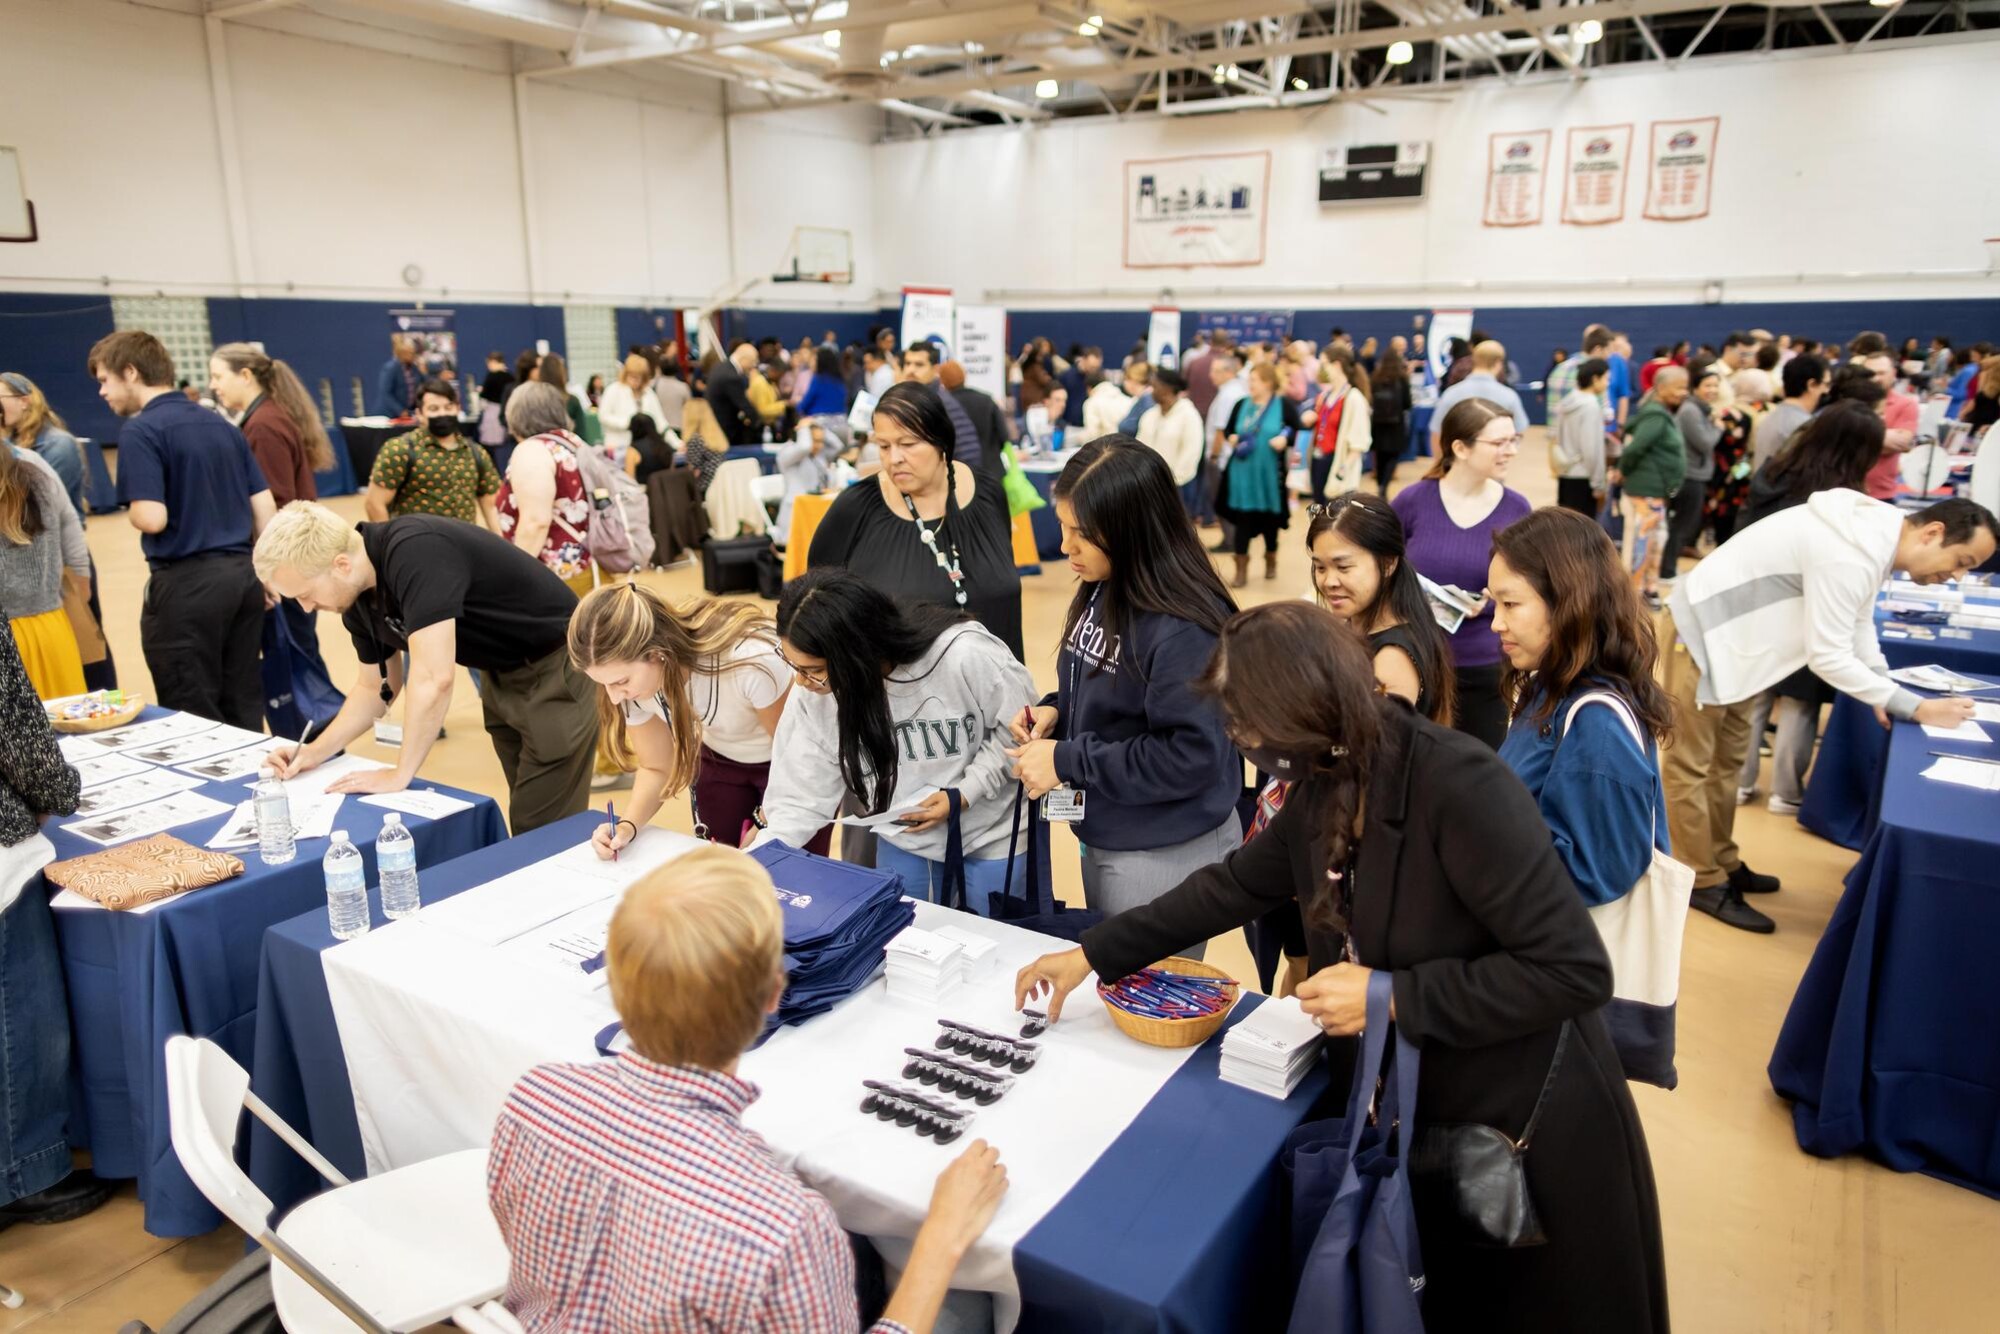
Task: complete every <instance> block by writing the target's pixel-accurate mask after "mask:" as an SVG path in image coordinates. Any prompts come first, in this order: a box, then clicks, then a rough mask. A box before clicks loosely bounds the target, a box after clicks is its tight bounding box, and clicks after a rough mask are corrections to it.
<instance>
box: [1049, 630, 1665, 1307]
mask: <svg viewBox="0 0 2000 1334" xmlns="http://www.w3.org/2000/svg"><path fill="white" fill-rule="evenodd" d="M1233 664H1241V666H1240V667H1236V668H1235V669H1234V670H1233V671H1232V665H1233ZM1201 688H1202V689H1204V690H1205V691H1208V692H1210V693H1212V694H1213V695H1215V696H1216V697H1217V698H1218V699H1219V700H1220V702H1221V704H1222V706H1223V709H1224V711H1225V713H1226V714H1227V715H1228V717H1229V720H1230V727H1231V730H1232V733H1233V735H1234V736H1235V739H1236V741H1237V743H1238V745H1239V746H1240V748H1241V749H1242V750H1243V753H1244V755H1245V757H1246V758H1248V759H1249V760H1251V762H1253V763H1254V764H1256V765H1257V766H1258V767H1259V768H1261V769H1263V770H1264V771H1265V772H1267V773H1273V774H1277V775H1279V776H1281V777H1288V778H1293V779H1295V780H1296V782H1295V784H1294V786H1293V788H1292V789H1291V793H1290V797H1289V799H1288V800H1287V801H1286V803H1285V806H1284V808H1283V810H1281V811H1280V812H1279V813H1278V815H1277V817H1276V818H1275V819H1274V820H1272V821H1271V823H1270V824H1269V825H1268V826H1267V827H1266V828H1265V829H1264V831H1263V832H1262V833H1261V834H1260V835H1258V836H1257V837H1256V838H1254V839H1252V840H1251V841H1250V842H1249V843H1247V844H1245V845H1244V846H1243V847H1242V848H1239V849H1238V850H1237V851H1236V852H1234V853H1232V854H1231V855H1230V856H1229V858H1228V859H1227V860H1226V861H1223V862H1219V863H1217V864H1216V865H1214V866H1210V867H1207V868H1205V869H1203V870H1201V871H1198V872H1196V873H1195V874H1194V875H1192V876H1190V877H1188V878H1187V879H1186V880H1185V881H1183V882H1182V883H1181V884H1180V886H1179V887H1178V888H1175V889H1173V890H1170V891H1168V892H1167V893H1166V894H1165V895H1164V896H1162V897H1160V898H1158V899H1156V900H1154V901H1153V902H1152V903H1150V904H1147V905H1146V906H1144V907H1141V908H1136V909H1133V910H1132V911H1130V912H1126V913H1123V914H1121V915H1119V916H1117V917H1114V918H1111V919H1110V920H1108V921H1106V922H1104V923H1103V924H1102V925H1100V926H1098V927H1095V928H1093V929H1092V930H1091V931H1089V932H1087V933H1085V935H1084V937H1083V946H1082V948H1081V949H1078V950H1069V951H1066V952H1064V953H1060V954H1051V955H1047V956H1045V957H1043V958H1041V959H1038V960H1037V961H1035V962H1034V963H1033V964H1030V965H1029V966H1028V967H1026V968H1024V969H1022V970H1021V973H1020V976H1019V978H1018V979H1017V982H1016V992H1017V999H1018V1000H1019V1001H1021V1002H1023V1003H1025V1001H1026V1000H1027V999H1028V998H1029V997H1031V996H1033V995H1036V994H1038V993H1040V992H1041V991H1042V990H1043V989H1044V988H1046V989H1047V990H1049V991H1050V992H1051V993H1052V994H1051V996H1050V1003H1049V1007H1048V1008H1049V1013H1050V1015H1051V1016H1054V1015H1056V1014H1058V1013H1060V1008H1061V1001H1062V997H1063V995H1064V994H1066V993H1067V992H1069V991H1070V990H1072V989H1074V988H1075V987H1076V986H1078V985H1079V984H1081V983H1082V982H1083V981H1084V980H1085V979H1086V978H1087V977H1088V976H1089V974H1090V973H1091V972H1093V971H1094V972H1096V973H1097V974H1098V976H1100V977H1104V978H1119V977H1124V976H1125V975H1127V974H1129V973H1131V972H1134V971H1135V970H1137V969H1140V968H1144V967H1146V966H1147V965H1149V964H1152V963H1154V962H1156V961H1157V960H1159V959H1161V958H1164V957H1166V956H1168V955H1171V954H1173V953H1175V952H1176V951H1177V950H1181V949H1184V948H1186V947H1187V946H1189V945H1192V944H1194V943H1195V942H1197V941H1205V940H1207V939H1209V938H1210V937H1211V936H1215V935H1219V934H1221V933H1223V932H1225V931H1228V930H1230V929H1231V928H1233V927H1238V926H1241V925H1243V924H1244V923H1246V922H1250V921H1253V920H1255V919H1256V918H1258V917H1259V916H1261V915H1263V914H1264V913H1265V912H1267V911H1269V910H1270V909H1271V908H1273V907H1275V906H1277V905H1278V904H1280V903H1283V902H1286V901H1288V900H1290V899H1293V898H1297V900H1298V901H1299V905H1300V908H1301V909H1302V911H1303V913H1304V916H1305V922H1306V935H1307V943H1308V955H1309V959H1310V966H1311V968H1312V975H1311V976H1310V977H1308V978H1307V979H1306V981H1305V982H1304V983H1302V984H1301V985H1300V987H1299V989H1298V993H1297V994H1298V996H1299V999H1300V1001H1301V1003H1302V1004H1303V1005H1304V1007H1305V1009H1306V1011H1307V1012H1308V1013H1310V1014H1312V1015H1313V1016H1314V1017H1315V1018H1316V1019H1318V1020H1319V1022H1320V1024H1321V1026H1322V1027H1323V1028H1325V1029H1326V1031H1327V1032H1328V1033H1329V1034H1332V1035H1334V1036H1337V1037H1350V1036H1352V1035H1353V1034H1354V1033H1356V1032H1358V1031H1359V1030H1360V1028H1361V1025H1362V1021H1363V1018H1364V1017H1365V1012H1366V993H1367V987H1368V976H1369V973H1370V972H1371V970H1373V969H1376V968H1386V969H1390V970H1392V971H1393V973H1394V975H1395V987H1394V1001H1393V1006H1392V1010H1391V1014H1392V1015H1393V1016H1394V1018H1395V1020H1396V1023H1397V1025H1398V1027H1399V1028H1400V1030H1401V1032H1402V1033H1403V1035H1404V1036H1405V1037H1407V1038H1409V1039H1410V1040H1411V1041H1412V1042H1413V1043H1415V1044H1416V1045H1417V1046H1418V1047H1419V1048H1420V1049H1421V1050H1422V1053H1423V1064H1422V1073H1421V1082H1420V1084H1419V1089H1418V1095H1417V1129H1418V1132H1419V1133H1421V1132H1422V1130H1423V1128H1424V1127H1425V1126H1426V1125H1429V1124H1435V1123H1442V1122H1477V1123H1481V1124H1484V1125H1489V1126H1495V1127H1498V1128H1499V1129H1500V1130H1501V1131H1503V1132H1505V1133H1506V1134H1507V1135H1508V1136H1509V1137H1518V1136H1519V1135H1520V1134H1521V1131H1522V1129H1523V1127H1524V1126H1525V1125H1526V1123H1527V1120H1528V1116H1529V1114H1530V1112H1531V1111H1532V1110H1533V1108H1534V1106H1535V1102H1536V1099H1537V1097H1538V1095H1539V1094H1540V1093H1541V1090H1542V1086H1543V1083H1544V1081H1545V1079H1546V1077H1547V1075H1548V1072H1549V1066H1550V1060H1551V1058H1552V1056H1553V1055H1554V1052H1555V1046H1556V1039H1557V1035H1558V1033H1559V1032H1560V1031H1561V1027H1562V1024H1563V1023H1564V1021H1565V1020H1567V1021H1570V1022H1571V1023H1572V1024H1573V1025H1574V1031H1573V1033H1572V1035H1571V1037H1570V1041H1569V1043H1568V1044H1567V1050H1566V1052H1565V1054H1564V1056H1563V1060H1562V1062H1561V1064H1560V1066H1559V1067H1558V1070H1557V1075H1556V1079H1555V1082H1554V1085H1553V1087H1552V1089H1551V1091H1550V1093H1549V1099H1548V1102H1547V1104H1546V1106H1545V1107H1544V1108H1543V1111H1542V1119H1541V1122H1540V1125H1539V1126H1538V1128H1537V1130H1536V1134H1535V1138H1534V1141H1533V1143H1532V1144H1531V1146H1530V1148H1529V1150H1528V1153H1527V1176H1528V1184H1529V1189H1530V1191H1531V1193H1532V1194H1533V1197H1534V1202H1535V1206H1536V1209H1537V1210H1538V1212H1539V1214H1540V1217H1541V1221H1542V1224H1543V1227H1544V1229H1545V1231H1546V1232H1547V1236H1548V1240H1547V1242H1546V1243H1545V1244H1543V1245H1541V1246H1536V1247H1527V1248H1521V1249H1514V1250H1502V1249H1494V1248H1490V1247H1485V1246H1480V1245H1477V1244H1474V1243H1472V1242H1471V1241H1469V1240H1468V1239H1466V1238H1464V1237H1463V1236H1462V1235H1461V1234H1459V1233H1458V1232H1457V1230H1456V1225H1455V1220H1454V1219H1453V1218H1452V1217H1450V1216H1449V1215H1444V1216H1440V1212H1439V1211H1436V1210H1427V1209H1426V1208H1425V1207H1424V1204H1423V1195H1424V1193H1423V1192H1422V1191H1421V1190H1420V1191H1419V1192H1418V1197H1419V1199H1418V1209H1417V1223H1418V1229H1419V1232H1420V1234H1421V1239H1422V1245H1423V1261H1424V1269H1425V1273H1426V1277H1427V1280H1428V1282H1427V1284H1426V1287H1425V1290H1424V1298H1423V1303H1424V1324H1425V1327H1426V1329H1427V1330H1429V1331H1430V1332H1431V1334H1447V1332H1455V1331H1459V1330H1465V1331H1475V1330H1476V1331H1479V1332H1480V1334H1496V1332H1501V1331H1514V1330H1518V1331H1522V1334H1528V1332H1529V1331H1533V1332H1534V1334H1565V1332H1567V1331H1574V1332H1575V1334H1606V1331H1612V1330H1616V1331H1618V1334H1664V1332H1665V1331H1666V1329H1667V1327H1668V1325H1667V1289H1666V1266H1665V1260H1664V1256H1663V1252H1662V1247H1661V1240H1660V1220H1659V1201H1658V1198H1657V1196H1656V1194H1655V1192H1654V1188H1653V1171H1652V1163H1651V1159H1650V1158H1649V1156H1648V1154H1647V1151H1646V1141H1645V1136H1644V1134H1643V1133H1642V1131H1641V1129H1640V1126H1639V1117H1638V1113H1637V1110H1636V1109H1635V1108H1634V1107H1633V1105H1632V1099H1631V1095H1630V1094H1629V1093H1628V1092H1627V1091H1626V1087H1625V1076H1624V1073H1623V1070H1622V1068H1621V1067H1620V1065H1619V1061H1618V1056H1617V1053H1616V1052H1615V1051H1614V1050H1613V1048H1612V1046H1611V1041H1610V1038H1609V1037H1608V1036H1607V1034H1606V1032H1605V1028H1604V1021H1603V1017H1602V1015H1601V1013H1600V1010H1601V1007H1602V1006H1603V1005H1604V1003H1605V1002H1606V1001H1607V1000H1609V999H1610V996H1611V968H1610V963H1609V961H1608V960H1607V958H1606V956H1605V953H1604V947H1603V945H1602V943H1601V942H1600V941H1599V939H1598V935H1597V931H1596V929H1595V928H1594V927H1593V926H1592V925H1591V922H1590V918H1589V915H1588V914H1587V913H1586V912H1585V910H1584V907H1583V902H1582V899H1581V897H1580V896H1579V895H1578V893H1577V889H1576V886H1575V884H1574V883H1573V882H1572V881H1571V880H1570V877H1569V873H1568V872H1567V871H1566V870H1564V869H1563V864H1562V862H1561V861H1559V860H1558V859H1557V857H1556V853H1555V849H1554V848H1553V847H1552V846H1551V844H1550V842H1549V833H1548V827H1547V825H1546V824H1544V823H1543V821H1542V818H1541V814H1540V812H1539V811H1538V810H1537V808H1536V806H1535V801H1534V798H1533V797H1531V796H1530V795H1529V794H1528V791H1527V789H1526V788H1524V787H1522V786H1521V783H1520V781H1519V780H1518V779H1517V778H1515V777H1514V775H1513V773H1512V772H1511V771H1509V770H1508V768H1507V767H1506V765H1505V764H1504V763H1503V762H1502V761H1501V760H1500V758H1499V757H1498V756H1497V755H1495V754H1494V753H1493V751H1492V750H1491V749H1489V748H1488V747H1487V746H1485V745H1484V744H1482V743H1481V742H1479V741H1477V740H1476V739H1474V738H1471V737H1468V736H1465V735H1464V734H1462V733H1459V732H1454V731H1451V730H1449V729H1447V728H1442V727H1439V726H1437V725H1436V724H1435V723H1432V722H1430V721H1428V720H1426V719H1423V718H1419V717H1417V716H1416V715H1415V714H1413V713H1412V712H1411V711H1410V709H1409V707H1408V706H1407V705H1406V704H1405V703H1404V702H1403V701H1401V700H1399V699H1394V698H1389V697H1384V696H1382V695H1381V694H1380V693H1379V692H1378V691H1377V690H1376V689H1375V684H1374V676H1373V673H1372V672H1371V670H1370V667H1369V661H1368V654H1367V650H1366V648H1365V647H1364V645H1363V643H1362V641H1361V639H1360V637H1359V636H1357V635H1355V634H1354V633H1353V632H1352V631H1351V630H1349V629H1348V628H1347V627H1346V626H1344V625H1342V624H1341V623H1340V622H1339V621H1338V620H1336V619H1335V618H1334V617H1333V616H1332V614H1331V613H1329V612H1326V611H1324V610H1322V609H1320V608H1317V607H1310V606H1306V605H1304V604H1302V603H1296V602H1284V603H1274V604H1271V605H1269V606H1264V607H1259V608H1256V609H1255V610H1253V611H1248V612H1244V613H1243V614H1241V615H1239V616H1237V617H1235V618H1234V619H1233V620H1232V621H1230V623H1229V625H1228V626H1227V627H1226V628H1225V629H1224V631H1223V634H1222V640H1221V643H1220V645H1219V646H1218V648H1217V650H1216V654H1215V658H1214V660H1213V661H1212V662H1211V663H1210V665H1209V669H1208V672H1207V674H1206V675H1205V676H1204V677H1203V679H1202V682H1201ZM1357 835H1358V836H1357ZM1336 877H1337V878H1336ZM1350 923H1351V927H1350V925H1349V924H1350ZM1339 1046H1340V1047H1343V1048H1347V1049H1349V1050H1348V1051H1346V1052H1344V1053H1343V1056H1344V1059H1346V1060H1348V1061H1351V1060H1352V1055H1351V1047H1352V1044H1349V1043H1342V1044H1339Z"/></svg>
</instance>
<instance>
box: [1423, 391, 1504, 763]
mask: <svg viewBox="0 0 2000 1334" xmlns="http://www.w3.org/2000/svg"><path fill="white" fill-rule="evenodd" d="M1438 440H1439V443H1440V444H1441V445H1442V446H1443V452H1442V453H1440V454H1439V455H1438V460H1437V463H1436V464H1435V465H1434V466H1433V467H1432V468H1431V470H1430V472H1429V473H1428V474H1427V475H1426V476H1425V477H1424V479H1423V480H1422V481H1420V482H1415V483H1412V484H1411V485H1409V486H1407V487H1404V488H1403V490H1402V491H1401V492H1399V493H1398V494H1397V496H1396V498H1395V500H1393V501H1391V502H1390V505H1391V507H1392V508H1393V509H1394V510H1395V511H1396V515H1397V517H1398V518H1400V519H1402V521H1403V532H1404V534H1405V535H1406V538H1407V541H1406V543H1405V548H1406V550H1407V551H1408V554H1409V561H1410V564H1411V565H1412V566H1414V567H1415V568H1416V571H1417V573H1418V574H1420V575H1422V576H1423V577H1424V578H1426V579H1428V580H1430V581H1431V582H1432V583H1435V584H1447V585H1450V586H1452V587H1455V588H1459V589H1462V590H1464V591H1465V592H1466V593H1468V594H1470V595H1472V596H1473V597H1475V598H1478V599H1479V612H1478V614H1477V615H1476V616H1468V617H1466V618H1465V621H1464V623H1463V624H1461V625H1460V626H1459V627H1458V629H1457V630H1456V631H1454V632H1453V633H1452V636H1451V660H1452V665H1453V667H1454V668H1455V669H1456V673H1457V677H1458V715H1457V722H1456V726H1457V728H1458V730H1459V731H1461V732H1465V733H1468V734H1470V735H1472V736H1476V737H1478V738H1479V739H1480V740H1481V741H1484V742H1485V743H1486V744H1487V745H1489V746H1491V747H1493V748H1494V749H1495V750H1498V749H1499V748H1500V743H1501V741H1502V740H1504V739H1505V738H1506V736H1507V706H1506V704H1505V703H1503V702H1502V700H1501V698H1500V640H1499V638H1498V637H1497V636H1495V635H1494V633H1493V608H1492V607H1491V606H1490V605H1488V603H1487V601H1486V597H1485V590H1486V569H1487V564H1488V562H1489V561H1491V560H1492V557H1493V535H1494V534H1495V533H1497V532H1499V531H1500V530H1501V529H1502V528H1505V527H1506V526H1507V525H1508V524H1511V523H1513V522H1514V521H1515V520H1516V519H1522V518H1525V517H1527V515H1528V512H1529V511H1530V510H1531V509H1533V508H1534V507H1533V506H1531V505H1529V504H1528V498H1527V497H1526V496H1523V495H1522V494H1521V493H1520V492H1519V491H1511V490H1509V489H1508V488H1507V487H1506V486H1505V485H1504V484H1503V483H1502V482H1501V479H1502V478H1503V477H1505V476H1506V475H1507V465H1508V464H1510V463H1512V462H1513V461H1514V455H1515V454H1517V453H1519V452H1520V449H1521V437H1520V434H1519V433H1518V432H1517V431H1516V430H1515V429H1514V418H1513V415H1512V414H1511V413H1509V412H1508V411H1507V409H1505V408H1503V407H1500V406H1499V405H1498V404H1494V403H1489V402H1487V401H1486V400H1485V399H1483V398H1468V399H1466V400H1465V401H1464V402H1462V403H1459V404H1458V405H1457V406H1455V407H1453V408H1452V410H1451V411H1449V412H1447V413H1446V414H1445V415H1444V422H1443V424H1442V425H1441V426H1440V427H1439V429H1438Z"/></svg>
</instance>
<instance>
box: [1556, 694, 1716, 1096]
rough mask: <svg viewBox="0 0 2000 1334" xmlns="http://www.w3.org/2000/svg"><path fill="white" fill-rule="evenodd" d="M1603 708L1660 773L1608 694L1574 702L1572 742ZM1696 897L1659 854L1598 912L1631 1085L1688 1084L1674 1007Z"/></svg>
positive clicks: (1615, 1037)
mask: <svg viewBox="0 0 2000 1334" xmlns="http://www.w3.org/2000/svg"><path fill="white" fill-rule="evenodd" d="M1588 704H1602V705H1604V706H1605V707H1607V708H1609V709H1611V710H1612V711H1613V712H1615V713H1616V714H1617V715H1618V718H1619V721H1621V722H1623V723H1624V724H1625V730H1626V731H1628V732H1630V733H1631V734H1632V739H1633V740H1634V741H1635V742H1637V743H1638V745H1639V750H1640V752H1641V753H1642V754H1644V755H1645V756H1646V757H1647V758H1648V759H1650V760H1652V761H1653V763H1654V764H1655V766H1657V765H1658V763H1659V758H1658V753H1657V751H1656V750H1655V749H1654V747H1653V746H1651V745H1650V744H1648V740H1649V739H1648V738H1647V736H1646V734H1645V733H1644V732H1643V731H1642V730H1641V729H1640V727H1639V720H1638V719H1637V718H1635V717H1634V716H1633V714H1632V709H1631V706H1630V705H1628V704H1627V703H1626V702H1625V701H1624V700H1623V699H1622V698H1620V697H1619V696H1617V695H1615V694H1613V693H1612V692H1610V691H1608V690H1593V691H1591V692H1589V693H1588V694H1584V695H1579V696H1578V697H1577V698H1576V699H1574V700H1572V701H1571V702H1570V706H1569V711H1568V712H1567V713H1565V714H1564V715H1563V732H1564V734H1565V735H1567V734H1568V732H1569V728H1570V724H1571V723H1573V722H1574V721H1575V720H1576V711H1577V710H1578V709H1581V708H1583V707H1584V706H1585V705H1588ZM1647 811H1648V817H1647V821H1646V829H1647V833H1648V836H1649V837H1650V836H1651V833H1652V830H1653V829H1654V828H1655V827H1656V826H1657V825H1658V823H1659V808H1658V807H1657V806H1656V805H1649V806H1648V807H1647ZM1693 892H1694V872H1693V871H1692V870H1691V869H1689V868H1688V867H1686V866H1683V865H1681V864H1680V863H1679V862H1677V861H1675V860H1674V859H1673V858H1672V857H1670V856H1668V855H1667V854H1666V853H1664V852H1662V851H1661V850H1660V849H1659V848H1658V847H1655V848H1654V849H1653V860H1652V862H1651V863H1650V864H1649V865H1648V866H1647V867H1646V870H1645V872H1644V873H1643V874H1642V875H1640V877H1639V880H1638V883H1636V884H1634V885H1633V886H1632V890H1631V892H1630V893H1628V894H1626V895H1625V896H1624V897H1622V898H1617V899H1613V900H1612V901H1611V902H1609V903H1600V904H1598V905H1597V906H1596V907H1593V908H1592V909H1591V910H1590V920H1591V921H1592V922H1594V923H1596V925H1597V933H1598V935H1600V936H1602V937H1603V938H1604V949H1605V952H1606V953H1607V954H1609V955H1610V956H1611V1004H1610V1005H1608V1006H1606V1007H1605V1010H1604V1019H1605V1023H1606V1025H1607V1026H1608V1027H1609V1028H1610V1030H1611V1041H1612V1044H1613V1045H1614V1046H1616V1047H1617V1048H1618V1056H1619V1059H1620V1060H1621V1061H1623V1062H1624V1065H1625V1077H1626V1078H1627V1079H1636V1080H1639V1081H1640V1082H1642V1083H1647V1084H1658V1085H1659V1086H1660V1087H1661V1088H1668V1089H1670V1088H1672V1087H1673V1086H1674V1085H1675V1084H1676V1083H1678V1082H1679V1081H1680V1076H1679V1075H1678V1074H1677V1073H1676V1072H1675V1070H1674V1004H1675V1002H1676V1001H1677V1000H1678V999H1679V997H1680V989H1681V937H1682V936H1683V934H1684V933H1685V932H1686V930H1687V912H1688V898H1689V896H1690V895H1691V894H1693Z"/></svg>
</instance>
